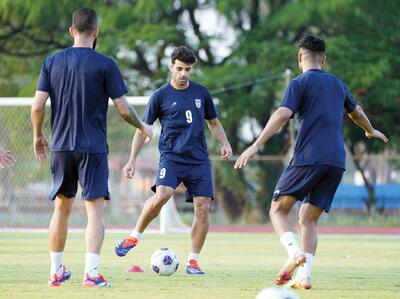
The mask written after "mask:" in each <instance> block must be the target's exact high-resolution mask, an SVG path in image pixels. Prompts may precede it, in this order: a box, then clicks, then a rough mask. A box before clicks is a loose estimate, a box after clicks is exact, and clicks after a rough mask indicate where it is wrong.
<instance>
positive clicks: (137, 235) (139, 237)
mask: <svg viewBox="0 0 400 299" xmlns="http://www.w3.org/2000/svg"><path fill="white" fill-rule="evenodd" d="M142 235H143V233H139V232H138V231H137V230H136V229H134V230H133V231H132V232H131V234H130V236H131V237H134V238H135V239H136V240H138V242H139V241H140V240H142Z"/></svg>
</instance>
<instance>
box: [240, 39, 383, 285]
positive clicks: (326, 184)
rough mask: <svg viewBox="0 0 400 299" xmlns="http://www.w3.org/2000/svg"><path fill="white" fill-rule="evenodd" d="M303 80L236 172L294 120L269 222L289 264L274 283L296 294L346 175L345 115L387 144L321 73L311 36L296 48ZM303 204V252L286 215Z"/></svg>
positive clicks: (318, 48) (307, 278)
mask: <svg viewBox="0 0 400 299" xmlns="http://www.w3.org/2000/svg"><path fill="white" fill-rule="evenodd" d="M297 58H298V64H299V68H300V71H301V73H302V74H301V75H300V76H298V77H296V78H294V79H293V80H292V81H291V82H290V84H289V85H288V87H287V89H286V92H285V95H284V97H283V100H282V103H281V106H280V108H278V109H277V110H276V111H275V112H274V113H273V114H272V116H271V118H270V120H269V121H268V123H267V125H266V126H265V128H264V130H263V131H262V132H261V134H260V136H259V137H258V138H257V140H256V141H255V142H254V143H253V144H252V145H251V146H250V147H249V148H248V149H247V150H246V151H244V152H243V153H242V154H241V155H240V156H239V158H238V159H237V161H236V163H235V166H234V167H235V169H240V168H242V167H244V166H246V165H247V163H248V162H249V160H250V159H251V158H252V157H253V156H254V155H255V154H256V153H257V152H258V150H259V149H260V147H261V146H262V145H263V144H265V143H266V142H267V141H268V140H269V139H270V138H271V137H272V136H273V135H274V133H275V132H276V131H278V130H279V129H280V128H281V127H282V126H283V125H284V124H285V123H286V122H287V121H288V120H289V119H290V118H292V117H293V116H294V115H295V114H296V115H297V119H298V120H299V123H300V128H299V132H298V136H297V139H296V144H295V150H294V155H293V158H292V160H291V162H290V164H289V166H288V168H287V169H286V170H285V171H284V172H283V174H282V176H281V177H280V179H279V181H278V183H277V185H276V188H275V191H274V193H273V196H272V203H271V209H270V212H269V215H270V219H271V222H272V225H273V227H274V230H275V232H276V234H277V235H278V236H279V237H280V241H281V243H282V245H283V246H284V247H285V248H286V250H287V253H288V256H289V257H288V260H287V261H286V263H285V264H284V266H283V268H282V270H281V271H280V272H279V274H278V275H277V277H276V279H275V283H276V284H278V285H281V284H285V283H287V282H289V281H290V280H291V279H292V273H293V271H294V270H296V268H297V267H299V266H301V265H302V266H301V267H300V268H299V270H298V272H297V274H296V277H295V278H294V279H293V280H292V281H291V282H290V284H289V285H290V286H292V287H295V288H304V289H309V288H311V268H312V264H313V260H314V255H315V251H316V248H317V232H316V224H317V221H318V218H319V217H320V215H321V213H322V212H323V211H325V212H329V209H330V206H331V203H332V199H333V196H334V194H335V192H336V189H337V187H338V185H339V183H340V180H341V178H342V175H343V172H344V170H345V160H346V154H345V148H344V142H343V136H342V124H343V113H344V111H346V112H347V114H348V115H349V117H350V119H351V120H353V122H355V123H356V124H357V125H359V126H360V127H361V128H362V129H364V131H365V135H366V137H368V138H377V139H379V140H381V141H383V142H385V143H386V142H388V139H387V138H386V136H385V135H384V134H382V133H381V132H379V131H378V130H375V129H374V128H373V127H372V125H371V123H370V121H369V120H368V118H367V116H366V115H365V114H364V112H363V110H362V109H361V107H360V106H358V105H357V104H356V101H355V100H354V98H353V96H352V95H351V94H350V92H349V91H348V89H347V87H346V86H345V85H344V83H343V82H342V81H341V80H340V79H338V78H337V77H336V76H334V75H332V74H330V73H327V72H324V71H323V70H322V65H323V64H324V62H325V60H326V57H325V42H324V41H323V40H322V39H320V38H318V37H315V36H306V37H304V38H303V39H302V40H301V42H300V45H299V51H298V57H297ZM297 201H301V202H302V204H301V208H300V211H299V222H298V224H299V229H300V236H301V247H300V246H299V245H298V243H297V241H296V239H295V235H294V234H293V231H294V230H293V225H292V223H291V222H290V221H289V218H288V213H289V211H290V210H291V208H292V206H293V205H294V204H295V203H296V202H297Z"/></svg>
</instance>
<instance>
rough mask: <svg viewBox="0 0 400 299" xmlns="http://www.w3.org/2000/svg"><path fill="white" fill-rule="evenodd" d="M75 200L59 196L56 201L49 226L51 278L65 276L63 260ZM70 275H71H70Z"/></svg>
mask: <svg viewBox="0 0 400 299" xmlns="http://www.w3.org/2000/svg"><path fill="white" fill-rule="evenodd" d="M72 203H73V198H67V197H65V196H64V195H61V194H59V195H57V197H56V198H55V200H54V212H53V216H52V217H51V221H50V225H49V245H50V259H51V266H50V276H52V275H54V274H55V275H57V276H58V277H61V275H63V270H64V269H63V264H62V258H63V255H64V248H65V243H66V240H67V234H68V219H69V215H70V213H71V207H72ZM69 275H70V273H69Z"/></svg>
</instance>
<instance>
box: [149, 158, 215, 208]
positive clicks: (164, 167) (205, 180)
mask: <svg viewBox="0 0 400 299" xmlns="http://www.w3.org/2000/svg"><path fill="white" fill-rule="evenodd" d="M182 182H183V184H184V185H185V187H186V189H187V190H186V201H187V202H193V197H198V196H202V197H210V198H211V199H214V187H213V181H212V174H211V163H209V162H205V163H204V164H187V163H180V162H175V161H171V160H164V161H160V163H159V166H158V171H157V178H156V184H155V185H154V186H153V187H152V188H151V190H153V191H154V192H156V186H160V185H162V186H168V187H171V188H172V189H174V190H175V189H176V187H178V185H179V184H180V183H182Z"/></svg>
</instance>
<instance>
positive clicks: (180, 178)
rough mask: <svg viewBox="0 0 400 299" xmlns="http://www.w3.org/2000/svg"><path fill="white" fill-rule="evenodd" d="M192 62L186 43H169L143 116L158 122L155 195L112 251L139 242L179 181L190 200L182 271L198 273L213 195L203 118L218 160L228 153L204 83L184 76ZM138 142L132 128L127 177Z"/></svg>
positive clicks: (121, 253) (149, 121)
mask: <svg viewBox="0 0 400 299" xmlns="http://www.w3.org/2000/svg"><path fill="white" fill-rule="evenodd" d="M195 63H196V56H195V55H194V53H193V52H192V51H191V50H190V49H188V48H186V47H183V46H182V47H178V48H175V49H174V50H173V52H172V55H171V63H170V65H169V70H170V71H171V74H172V79H171V81H170V82H168V83H167V84H165V85H164V86H162V87H161V88H160V89H158V90H157V91H156V92H155V93H154V94H153V95H152V96H151V98H150V101H149V104H148V105H147V108H146V111H145V115H144V121H145V122H146V123H147V124H149V125H151V124H153V123H154V121H156V119H159V121H160V123H161V128H162V130H161V136H160V140H159V150H160V163H159V169H158V174H157V178H156V183H155V186H153V187H152V190H153V191H154V192H155V195H154V196H152V197H150V198H149V199H148V200H147V201H146V203H145V205H144V207H143V210H142V212H141V215H140V217H139V219H138V221H137V223H136V227H135V229H134V230H133V231H132V233H131V234H130V236H129V237H127V238H126V239H124V240H123V241H121V242H120V243H118V244H117V246H116V247H115V253H116V254H117V255H118V256H125V255H126V253H127V252H128V251H129V250H130V249H132V248H133V247H135V246H136V245H137V244H138V243H139V242H140V240H141V237H142V233H143V231H144V230H145V229H146V227H147V226H148V224H149V223H150V222H151V221H152V220H153V219H154V218H155V217H156V216H157V215H158V214H159V212H160V210H161V208H162V206H163V205H164V204H165V203H166V202H167V201H168V200H169V199H170V197H171V196H172V195H173V192H174V190H175V189H176V188H177V186H178V185H179V184H180V183H181V182H183V183H184V184H185V186H186V188H187V193H186V201H187V202H193V205H194V219H193V226H192V231H191V238H192V248H191V250H190V253H189V255H188V258H187V265H186V273H187V274H191V275H202V274H204V272H203V271H202V270H201V268H200V267H199V264H198V258H199V253H200V251H201V249H202V247H203V244H204V241H205V238H206V235H207V232H208V227H209V211H210V208H211V202H212V200H213V198H214V190H213V184H212V176H211V162H210V160H209V158H208V152H207V144H206V138H205V132H204V127H205V126H204V119H205V120H206V122H207V125H208V127H209V129H210V131H211V133H212V135H213V136H214V137H215V138H216V139H217V140H218V141H219V142H220V143H221V144H222V146H221V158H222V159H223V160H227V159H229V158H230V157H231V156H232V149H231V146H230V144H229V142H228V140H227V138H226V135H225V131H224V129H223V127H222V125H221V123H220V122H219V120H218V118H217V112H216V109H215V107H214V104H213V101H212V99H211V96H210V94H209V92H208V90H207V88H205V87H204V86H202V85H200V84H198V83H195V82H193V81H189V77H190V75H191V73H192V70H193V65H194V64H195ZM143 143H144V138H143V136H142V135H141V134H138V132H136V134H135V136H134V137H133V141H132V150H131V155H130V159H129V161H128V163H127V164H126V165H125V167H124V169H123V171H124V174H125V176H126V177H128V178H132V177H133V174H134V172H135V165H136V157H137V155H138V153H139V151H140V149H141V147H142V146H143Z"/></svg>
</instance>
